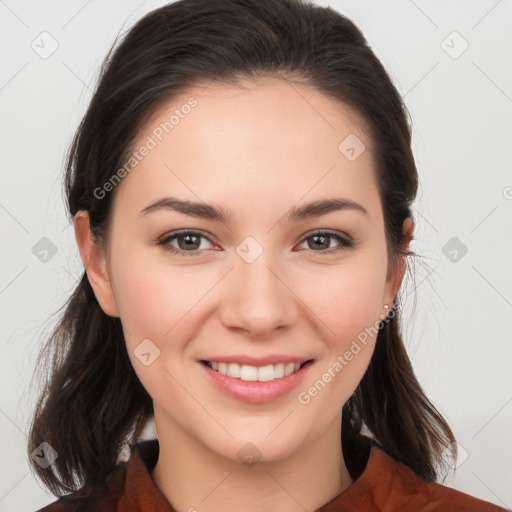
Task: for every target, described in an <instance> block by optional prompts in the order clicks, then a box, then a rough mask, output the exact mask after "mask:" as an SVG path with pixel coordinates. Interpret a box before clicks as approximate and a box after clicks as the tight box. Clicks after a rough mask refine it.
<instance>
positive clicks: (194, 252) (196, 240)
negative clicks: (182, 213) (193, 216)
mask: <svg viewBox="0 0 512 512" xmlns="http://www.w3.org/2000/svg"><path fill="white" fill-rule="evenodd" d="M201 239H204V240H208V238H207V237H206V236H204V235H203V234H202V233H200V232H199V231H190V230H186V231H181V232H178V233H174V234H171V235H169V236H166V237H164V238H162V239H160V240H158V245H159V246H161V247H162V248H163V249H164V250H166V251H169V252H171V253H173V254H178V255H180V256H198V255H199V254H198V253H199V251H200V250H203V249H205V247H204V246H203V247H202V246H201ZM174 241H177V243H178V247H175V246H173V245H171V242H174ZM208 241H209V240H208ZM210 243H211V242H210Z"/></svg>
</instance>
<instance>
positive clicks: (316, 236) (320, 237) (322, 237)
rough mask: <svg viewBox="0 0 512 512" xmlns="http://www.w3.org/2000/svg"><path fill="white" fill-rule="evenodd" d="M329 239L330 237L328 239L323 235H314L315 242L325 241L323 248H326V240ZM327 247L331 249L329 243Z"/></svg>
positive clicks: (318, 245)
mask: <svg viewBox="0 0 512 512" xmlns="http://www.w3.org/2000/svg"><path fill="white" fill-rule="evenodd" d="M327 238H328V237H326V236H322V235H314V236H313V239H314V240H315V241H317V240H319V239H320V240H323V241H324V244H323V246H324V247H325V246H326V244H325V240H326V239H327ZM314 245H315V247H320V246H321V244H314ZM326 247H327V248H328V247H329V244H328V243H327V246H326Z"/></svg>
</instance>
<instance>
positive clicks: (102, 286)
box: [73, 210, 119, 317]
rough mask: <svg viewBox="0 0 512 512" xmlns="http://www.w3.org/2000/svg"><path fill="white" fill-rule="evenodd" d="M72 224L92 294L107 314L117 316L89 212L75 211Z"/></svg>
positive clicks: (103, 256)
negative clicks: (90, 222)
mask: <svg viewBox="0 0 512 512" xmlns="http://www.w3.org/2000/svg"><path fill="white" fill-rule="evenodd" d="M73 225H74V228H75V238H76V242H77V244H78V248H79V250H80V256H81V258H82V262H83V264H84V267H85V271H86V273H87V279H88V280H89V283H90V285H91V287H92V289H93V291H94V295H96V299H97V300H98V303H99V304H100V306H101V309H102V310H103V311H104V312H105V313H106V314H107V315H109V316H112V317H118V316H119V311H118V309H117V305H116V302H115V298H114V293H113V288H112V284H111V280H110V277H109V275H108V272H107V260H106V254H105V250H104V248H103V247H101V246H100V245H99V244H98V243H97V242H95V240H94V237H93V235H92V232H91V227H90V224H89V213H88V212H87V211H86V210H80V211H79V212H77V213H76V214H75V216H74V218H73Z"/></svg>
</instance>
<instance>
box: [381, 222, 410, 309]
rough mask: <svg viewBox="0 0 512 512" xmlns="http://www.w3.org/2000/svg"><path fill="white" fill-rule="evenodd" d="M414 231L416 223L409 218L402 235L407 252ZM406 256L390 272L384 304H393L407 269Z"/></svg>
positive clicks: (404, 224) (403, 227) (403, 226)
mask: <svg viewBox="0 0 512 512" xmlns="http://www.w3.org/2000/svg"><path fill="white" fill-rule="evenodd" d="M413 231H414V223H413V220H412V218H411V217H407V218H406V219H405V220H404V223H403V224H402V235H404V238H403V239H404V242H403V245H402V249H403V250H404V251H407V250H408V249H409V244H410V243H411V240H412V237H413ZM406 263H407V261H406V256H402V255H400V256H399V260H398V262H397V265H396V267H395V268H394V269H390V270H389V271H388V276H387V279H386V291H385V296H384V304H389V306H390V307H391V305H392V304H393V302H394V300H395V298H396V295H397V293H398V290H399V288H400V285H401V284H402V279H403V277H404V273H405V269H406Z"/></svg>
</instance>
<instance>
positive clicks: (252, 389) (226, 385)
mask: <svg viewBox="0 0 512 512" xmlns="http://www.w3.org/2000/svg"><path fill="white" fill-rule="evenodd" d="M199 365H200V366H201V367H202V368H203V371H205V372H206V376H207V377H208V378H209V379H210V381H211V382H213V384H214V385H215V386H217V388H218V389H220V390H221V391H223V392H224V393H225V394H226V395H228V396H230V397H232V398H235V399H237V400H240V401H242V402H248V403H251V404H264V403H268V402H272V401H273V400H277V399H278V398H280V397H282V396H284V395H286V394H287V393H289V392H290V391H292V390H293V389H294V388H296V387H297V386H298V385H299V384H300V383H301V382H302V380H303V379H304V378H305V376H306V374H307V373H308V371H309V368H310V367H311V366H312V365H313V361H310V362H309V363H307V364H305V365H304V366H303V367H302V368H300V369H299V370H298V371H297V372H296V373H292V374H291V375H288V376H287V377H281V378H280V379H275V380H271V381H266V382H260V381H245V380H242V379H235V378H233V377H229V376H227V375H223V374H222V373H219V372H216V371H215V370H212V369H211V368H209V367H208V366H206V365H205V364H204V363H201V362H199Z"/></svg>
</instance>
